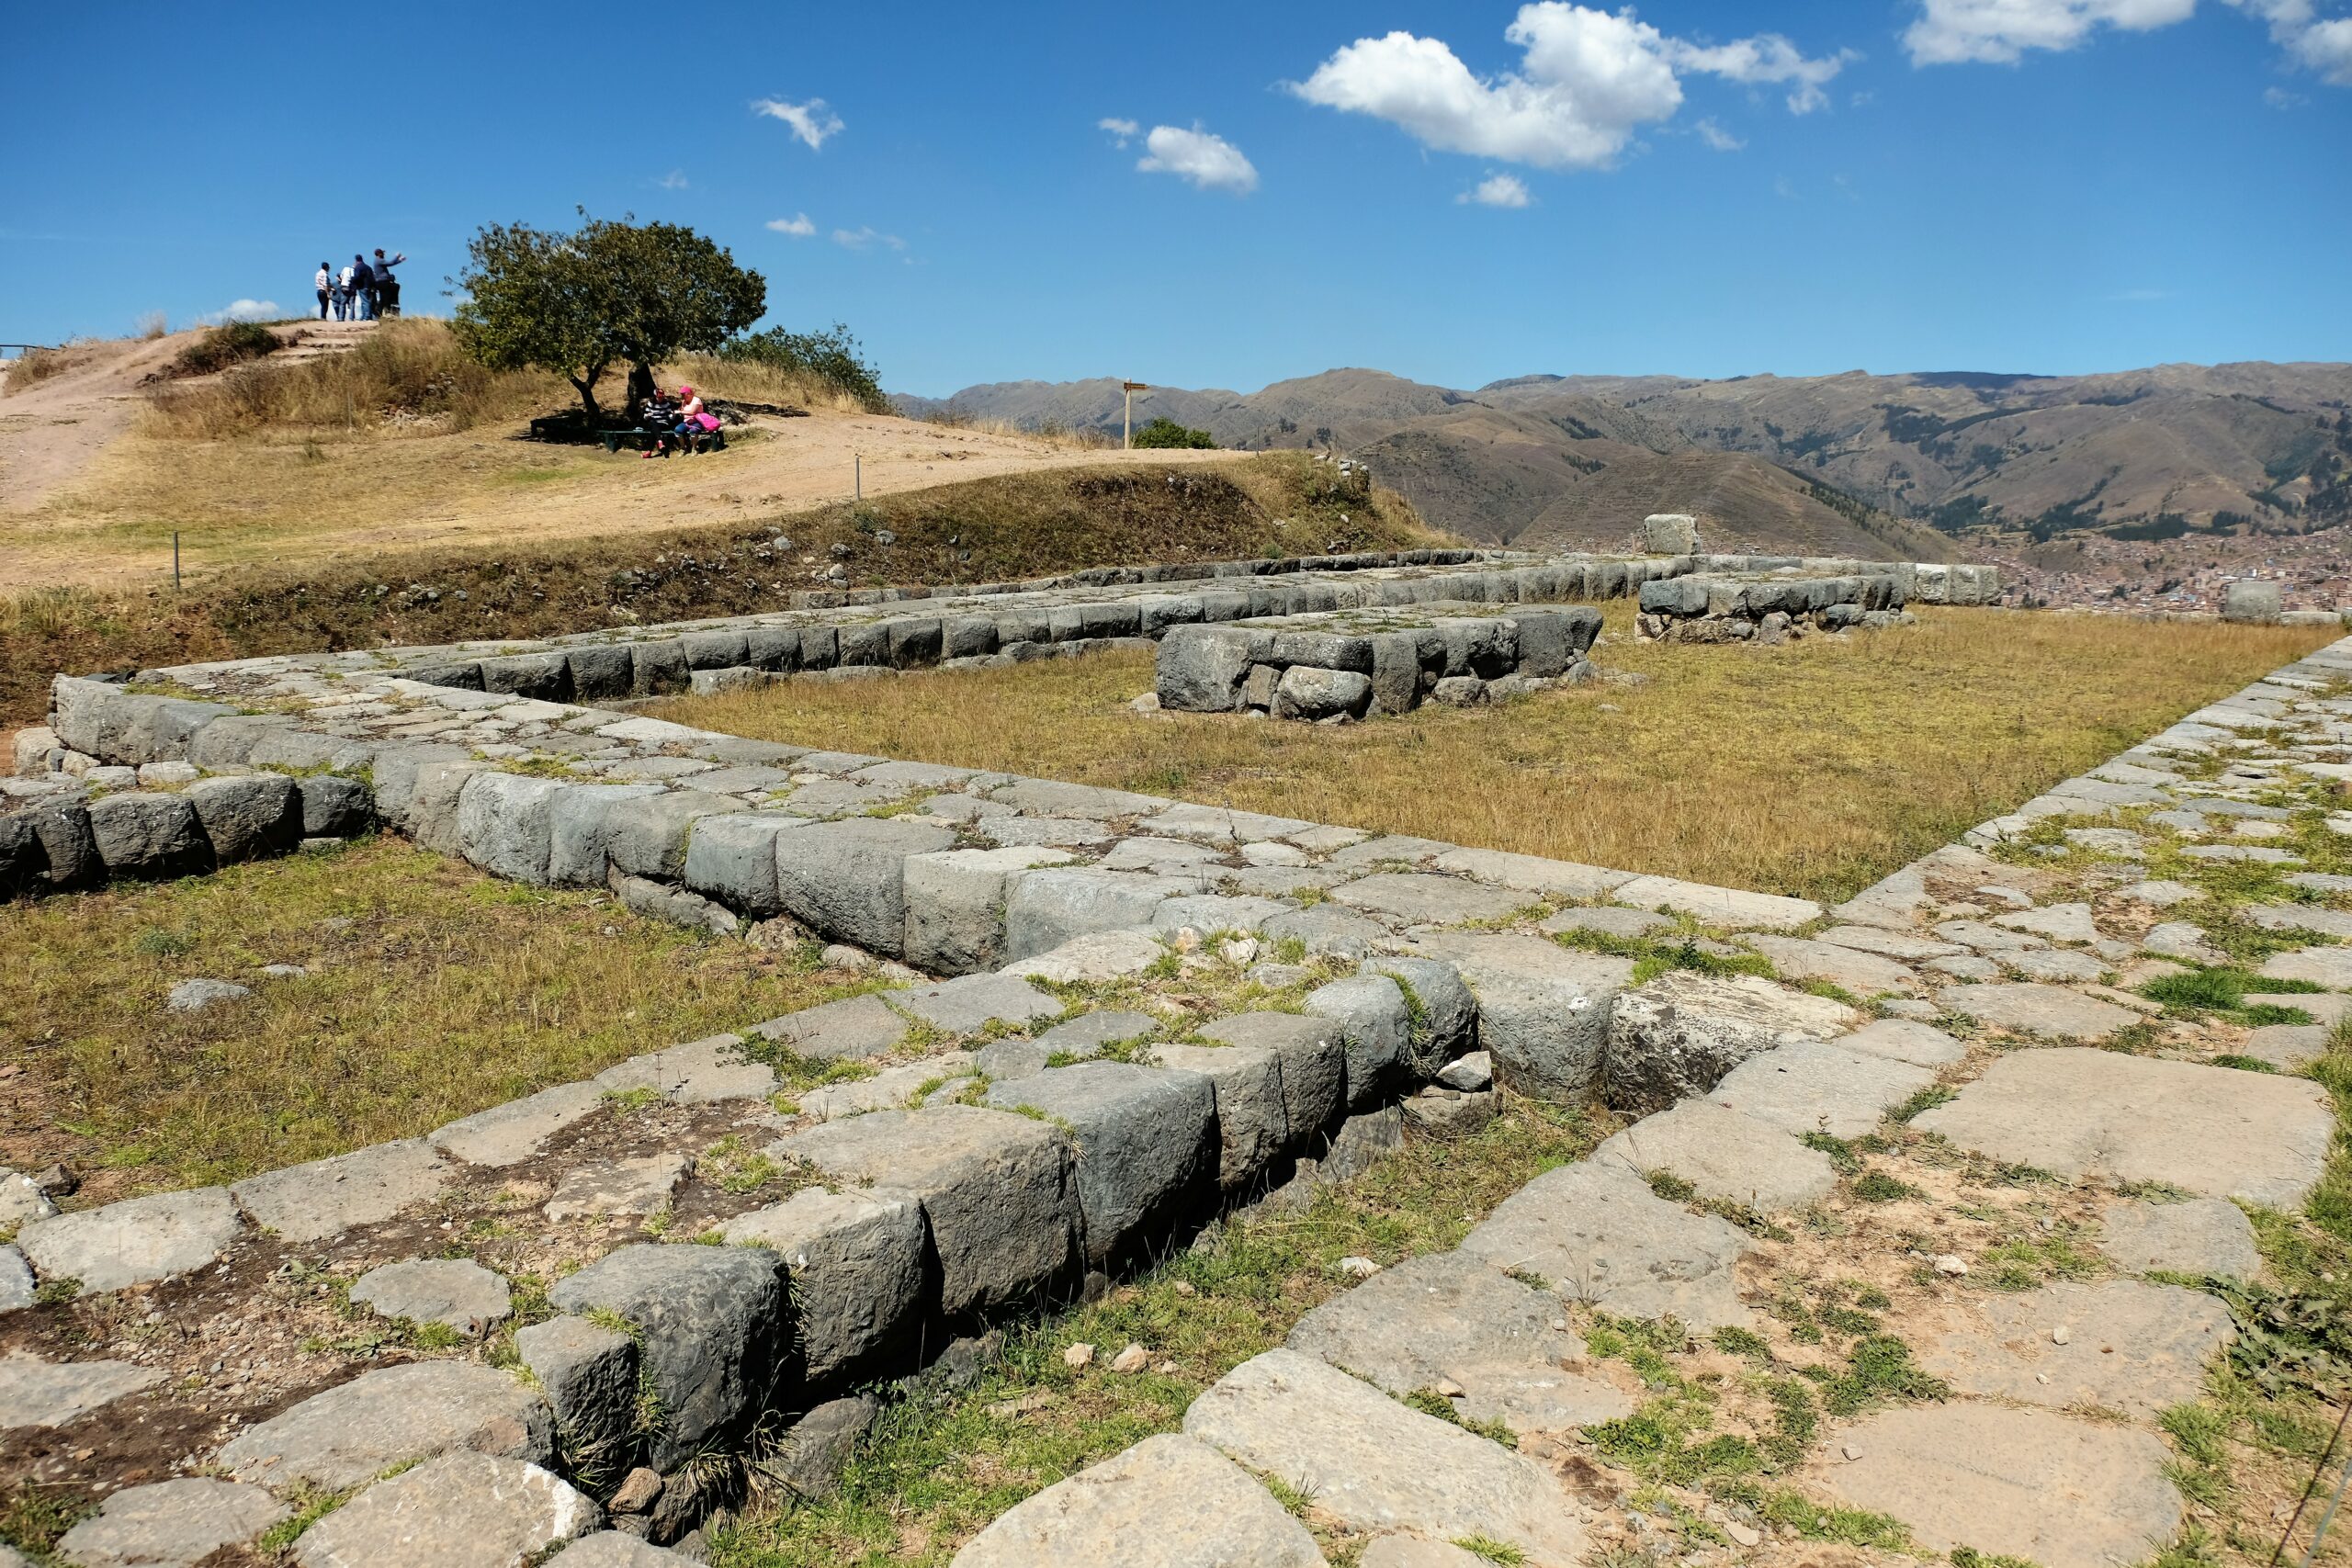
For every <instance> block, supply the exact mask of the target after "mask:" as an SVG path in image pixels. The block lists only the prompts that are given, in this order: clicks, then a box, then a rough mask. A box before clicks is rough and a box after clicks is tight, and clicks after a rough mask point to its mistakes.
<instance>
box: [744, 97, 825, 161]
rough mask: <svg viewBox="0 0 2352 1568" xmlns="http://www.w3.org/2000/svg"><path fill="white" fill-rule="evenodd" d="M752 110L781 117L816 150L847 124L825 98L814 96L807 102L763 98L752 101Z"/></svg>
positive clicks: (774, 117) (756, 112)
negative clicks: (791, 102) (793, 102)
mask: <svg viewBox="0 0 2352 1568" xmlns="http://www.w3.org/2000/svg"><path fill="white" fill-rule="evenodd" d="M752 113H753V114H763V115H766V116H767V117H768V118H770V119H780V120H782V121H784V123H785V124H786V125H788V126H790V127H792V134H793V135H795V136H797V137H798V138H799V139H800V140H801V141H805V142H807V143H808V144H809V151H810V152H815V151H816V150H817V149H818V148H820V147H822V146H823V145H824V144H825V143H826V141H828V140H830V139H831V138H832V137H835V136H838V135H840V134H841V133H842V131H843V130H846V129H847V127H845V126H843V125H842V117H841V116H839V115H837V114H835V113H834V112H833V111H832V109H831V107H828V106H827V105H826V103H825V100H824V99H822V98H811V99H809V101H808V102H807V103H805V104H788V103H786V102H785V101H784V100H783V99H782V98H761V99H758V100H756V101H755V102H754V103H753V104H752Z"/></svg>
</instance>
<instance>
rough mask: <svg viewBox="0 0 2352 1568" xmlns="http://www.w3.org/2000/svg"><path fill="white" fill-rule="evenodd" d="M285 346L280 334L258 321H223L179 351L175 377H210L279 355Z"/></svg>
mask: <svg viewBox="0 0 2352 1568" xmlns="http://www.w3.org/2000/svg"><path fill="white" fill-rule="evenodd" d="M284 346H285V345H284V344H281V343H279V342H278V341H277V333H274V332H271V331H270V330H269V329H268V328H267V327H266V326H263V325H262V324H261V323H260V322H259V321H223V322H221V323H220V325H219V326H217V327H213V328H210V329H209V330H208V331H207V332H206V333H205V334H204V335H203V336H202V337H200V338H198V339H197V340H196V341H195V342H194V343H192V344H188V345H187V347H186V348H184V349H181V350H180V354H179V357H178V358H177V359H175V360H173V361H172V374H173V375H175V376H209V375H211V374H212V373H213V372H214V371H215V370H226V369H228V368H229V367H231V366H232V365H243V363H244V362H245V361H246V360H248V359H259V358H261V357H262V356H263V355H270V354H276V353H277V351H278V350H279V349H280V348H282V347H284Z"/></svg>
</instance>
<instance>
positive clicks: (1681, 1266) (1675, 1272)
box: [1462, 1160, 1753, 1332]
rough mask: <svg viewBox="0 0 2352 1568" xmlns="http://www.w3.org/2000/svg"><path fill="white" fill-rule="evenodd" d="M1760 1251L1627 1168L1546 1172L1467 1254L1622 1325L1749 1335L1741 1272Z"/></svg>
mask: <svg viewBox="0 0 2352 1568" xmlns="http://www.w3.org/2000/svg"><path fill="white" fill-rule="evenodd" d="M1752 1245H1753V1244H1752V1243H1751V1242H1750V1241H1749V1240H1748V1238H1747V1233H1746V1232H1745V1231H1742V1230H1741V1229H1740V1228H1739V1227H1738V1226H1736V1225H1734V1224H1731V1223H1730V1222H1728V1221H1726V1220H1720V1219H1717V1218H1716V1217H1715V1216H1714V1215H1713V1214H1695V1213H1691V1211H1690V1210H1688V1209H1686V1208H1684V1207H1683V1206H1682V1205H1681V1204H1679V1203H1670V1202H1668V1201H1666V1200H1665V1199H1663V1198H1660V1197H1658V1196H1657V1194H1656V1193H1654V1192H1652V1191H1651V1190H1650V1188H1649V1183H1648V1182H1646V1181H1645V1180H1644V1179H1642V1178H1641V1177H1640V1176H1638V1175H1636V1174H1634V1172H1632V1171H1630V1170H1627V1169H1625V1168H1623V1166H1620V1165H1617V1164H1614V1163H1608V1164H1603V1163H1600V1162H1598V1161H1590V1160H1588V1161H1585V1162H1584V1163H1582V1164H1578V1165H1566V1166H1562V1167H1560V1168H1557V1169H1556V1170H1551V1171H1546V1172H1545V1173H1544V1175H1542V1176H1539V1177H1537V1178H1536V1179H1534V1180H1533V1181H1531V1182H1529V1183H1528V1184H1527V1185H1526V1186H1525V1187H1522V1188H1521V1189H1520V1190H1518V1191H1517V1192H1515V1193H1513V1194H1512V1195H1511V1196H1510V1197H1509V1198H1506V1199H1504V1200H1503V1201H1502V1202H1501V1203H1500V1204H1499V1205H1498V1206H1497V1207H1496V1209H1495V1212H1494V1213H1492V1214H1489V1215H1488V1216H1487V1219H1486V1220H1485V1222H1484V1223H1482V1224H1480V1225H1479V1226H1478V1227H1477V1228H1476V1230H1474V1231H1472V1232H1471V1233H1470V1234H1469V1235H1468V1236H1467V1237H1465V1238H1464V1241H1463V1243H1462V1250H1463V1251H1464V1253H1467V1254H1468V1255H1470V1256H1471V1257H1473V1258H1482V1259H1484V1260H1485V1261H1486V1262H1487V1263H1489V1264H1491V1265H1492V1266H1493V1267H1495V1268H1497V1269H1501V1270H1503V1271H1504V1272H1505V1273H1508V1274H1511V1275H1514V1276H1516V1277H1518V1278H1520V1279H1522V1280H1526V1279H1533V1280H1542V1281H1544V1283H1545V1284H1547V1285H1549V1286H1550V1287H1551V1288H1552V1289H1553V1290H1555V1291H1556V1292H1559V1293H1560V1294H1561V1295H1562V1296H1563V1297H1566V1299H1568V1300H1570V1301H1583V1302H1589V1303H1592V1304H1593V1305H1594V1306H1596V1307H1598V1308H1600V1310H1601V1311H1602V1312H1606V1313H1611V1314H1614V1315H1616V1316H1619V1317H1639V1318H1658V1317H1668V1316H1671V1317H1674V1318H1676V1319H1678V1320H1679V1321H1680V1322H1681V1323H1682V1324H1684V1325H1686V1326H1688V1327H1691V1328H1695V1329H1698V1330H1700V1331H1702V1332H1705V1331H1707V1330H1710V1329H1715V1328H1722V1327H1725V1326H1736V1327H1745V1326H1746V1325H1747V1324H1748V1322H1749V1321H1750V1316H1751V1314H1749V1313H1748V1310H1747V1308H1746V1307H1745V1306H1743V1305H1742V1304H1741V1303H1740V1300H1739V1286H1738V1280H1736V1277H1735V1276H1734V1273H1733V1267H1734V1265H1735V1264H1736V1263H1737V1262H1738V1260H1739V1258H1740V1256H1741V1255H1742V1254H1743V1253H1745V1252H1747V1250H1748V1248H1749V1247H1751V1246H1752Z"/></svg>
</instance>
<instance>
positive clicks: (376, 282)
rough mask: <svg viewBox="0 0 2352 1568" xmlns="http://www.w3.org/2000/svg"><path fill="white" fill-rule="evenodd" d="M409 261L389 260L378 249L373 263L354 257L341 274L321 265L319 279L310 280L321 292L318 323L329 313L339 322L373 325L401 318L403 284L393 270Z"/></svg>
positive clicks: (401, 257) (402, 258)
mask: <svg viewBox="0 0 2352 1568" xmlns="http://www.w3.org/2000/svg"><path fill="white" fill-rule="evenodd" d="M407 260H408V254H407V253H406V252H402V253H401V254H398V255H394V256H390V257H387V256H386V255H385V254H384V253H383V252H382V251H381V250H380V249H379V250H378V251H377V253H376V259H375V260H374V261H372V262H371V261H369V260H368V258H367V257H366V256H363V255H355V256H353V257H352V258H351V265H349V266H346V267H345V268H344V269H343V270H342V271H340V272H337V271H336V270H335V269H334V267H333V266H331V265H328V264H327V263H325V262H321V263H320V264H319V275H318V276H316V277H315V278H313V279H311V281H312V282H313V283H315V284H316V285H317V286H318V290H319V320H321V321H325V320H326V319H327V312H328V311H330V310H332V311H334V319H335V320H336V321H375V320H377V319H378V318H379V317H382V316H397V315H399V314H400V313H401V280H400V279H399V278H397V277H395V276H392V268H394V267H395V266H399V265H401V264H402V263H404V262H406V261H407Z"/></svg>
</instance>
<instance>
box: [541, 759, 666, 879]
mask: <svg viewBox="0 0 2352 1568" xmlns="http://www.w3.org/2000/svg"><path fill="white" fill-rule="evenodd" d="M662 793H664V792H663V790H662V786H661V785H660V784H566V785H565V786H564V787H563V788H562V789H560V790H559V791H557V792H555V793H554V794H553V795H549V796H548V808H547V809H548V873H547V880H548V881H549V882H552V883H555V884H557V885H558V886H575V887H602V886H604V885H605V877H606V876H607V875H608V874H610V871H611V862H610V846H611V843H612V839H613V828H612V825H611V823H612V818H613V816H614V813H615V811H616V808H618V807H620V806H621V805H622V804H623V803H624V802H636V801H640V800H644V799H647V798H649V797H650V796H652V795H661V794H662Z"/></svg>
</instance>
